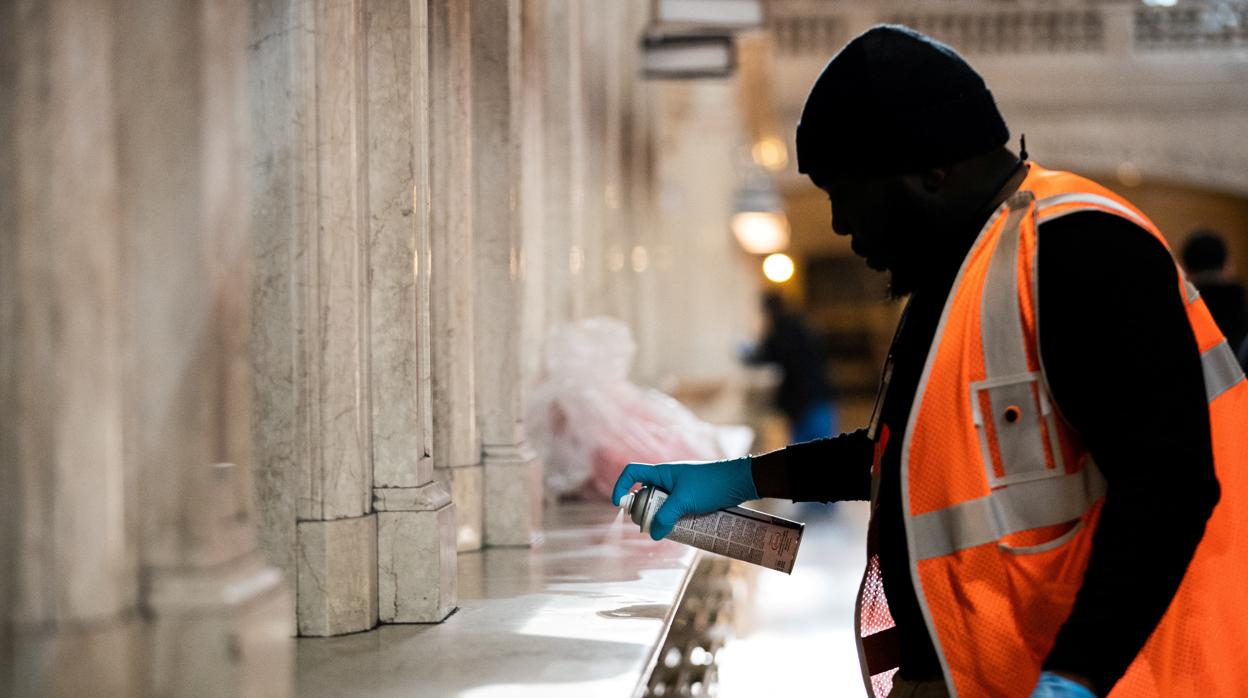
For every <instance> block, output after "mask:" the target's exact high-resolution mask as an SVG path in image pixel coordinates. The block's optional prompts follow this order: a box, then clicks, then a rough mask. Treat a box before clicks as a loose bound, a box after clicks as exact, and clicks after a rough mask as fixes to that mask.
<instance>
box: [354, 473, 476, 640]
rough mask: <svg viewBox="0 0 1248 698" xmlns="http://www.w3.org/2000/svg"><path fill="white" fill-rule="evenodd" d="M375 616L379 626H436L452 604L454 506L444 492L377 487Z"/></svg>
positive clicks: (431, 487) (434, 487)
mask: <svg viewBox="0 0 1248 698" xmlns="http://www.w3.org/2000/svg"><path fill="white" fill-rule="evenodd" d="M373 493H374V494H373V505H374V507H375V508H376V509H377V512H378V513H377V563H378V569H379V572H378V610H379V614H380V619H381V622H383V623H439V622H441V621H443V620H445V619H446V617H447V616H448V615H450V613H451V612H452V611H454V610H455V604H456V600H457V598H456V592H457V589H456V578H457V577H456V568H455V565H456V558H455V505H454V504H452V503H451V494H450V492H448V491H447V489H446V486H445V485H443V484H441V483H437V482H431V483H429V484H427V485H424V486H422V487H384V488H382V487H379V488H377V489H375V490H373Z"/></svg>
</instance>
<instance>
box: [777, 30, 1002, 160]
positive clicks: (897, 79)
mask: <svg viewBox="0 0 1248 698" xmlns="http://www.w3.org/2000/svg"><path fill="white" fill-rule="evenodd" d="M1009 138H1010V132H1009V129H1007V128H1006V126H1005V121H1004V120H1003V119H1002V118H1001V113H1000V112H999V111H997V105H996V102H994V101H993V99H992V93H991V92H989V91H988V88H987V87H986V86H985V85H984V80H983V78H981V77H980V76H979V73H976V72H975V69H974V68H972V67H971V66H970V65H968V64H967V62H966V61H965V60H963V59H962V57H961V56H959V55H958V54H957V52H956V51H954V50H953V49H951V48H949V47H948V46H946V45H944V44H942V43H940V42H938V41H936V40H934V39H932V38H931V37H928V36H925V35H923V34H920V33H918V32H916V31H914V30H913V29H910V28H908V27H902V26H898V25H888V24H884V25H879V26H876V27H872V28H871V29H868V30H867V31H866V32H865V33H863V34H862V35H860V36H858V37H857V38H855V39H854V40H852V41H850V42H849V43H848V44H846V45H845V48H843V49H841V51H840V53H838V54H836V56H834V57H833V58H832V60H831V61H829V62H828V65H827V66H826V67H824V69H823V73H821V74H820V75H819V79H818V80H816V81H815V85H814V87H812V88H811V89H810V96H809V97H807V98H806V106H805V107H804V108H803V109H802V118H801V121H799V122H798V124H797V169H798V171H799V172H801V173H803V174H807V175H812V176H814V177H816V178H827V177H829V176H835V175H838V174H844V173H855V174H868V175H873V174H878V175H890V174H908V173H913V172H918V171H921V170H924V169H927V168H930V167H941V166H946V165H951V164H953V163H955V162H958V161H961V160H964V159H966V158H969V157H973V156H975V155H980V154H983V153H986V152H988V151H990V150H992V149H993V148H996V147H999V146H1002V145H1005V143H1006V142H1007V141H1008V140H1009Z"/></svg>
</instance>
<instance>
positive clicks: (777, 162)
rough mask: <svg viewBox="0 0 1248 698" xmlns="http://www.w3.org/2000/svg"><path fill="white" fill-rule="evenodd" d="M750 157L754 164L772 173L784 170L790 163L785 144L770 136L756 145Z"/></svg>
mask: <svg viewBox="0 0 1248 698" xmlns="http://www.w3.org/2000/svg"><path fill="white" fill-rule="evenodd" d="M750 155H751V156H753V158H754V162H756V163H758V164H760V165H762V166H763V167H766V168H767V169H769V170H771V171H772V172H776V171H778V170H783V169H784V166H785V165H787V164H788V163H789V152H788V150H787V149H786V148H785V147H784V143H783V142H782V141H781V140H780V139H779V138H776V137H775V136H768V137H766V138H764V139H762V140H760V141H759V142H757V143H755V144H754V147H753V148H751V149H750Z"/></svg>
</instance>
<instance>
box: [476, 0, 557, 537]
mask: <svg viewBox="0 0 1248 698" xmlns="http://www.w3.org/2000/svg"><path fill="white" fill-rule="evenodd" d="M472 10H473V31H472V52H473V56H472V61H473V66H474V68H475V69H474V71H473V79H472V109H473V110H472V124H473V150H472V152H473V174H474V181H473V185H474V186H473V215H474V220H473V245H474V250H475V252H474V257H475V263H476V268H475V272H476V284H475V288H476V296H475V301H476V306H475V309H474V311H475V320H476V328H475V329H476V336H475V337H476V342H475V344H476V362H477V371H476V379H477V383H476V386H477V406H478V409H477V414H478V418H479V420H480V425H481V439H482V449H483V462H484V466H485V503H484V504H485V517H484V523H485V543H486V544H487V545H528V544H529V540H530V537H531V534H532V530H533V527H534V524H535V523H536V522H534V521H533V520H532V517H533V509H534V507H533V505H532V502H533V501H534V500H535V499H536V498H539V497H540V494H539V487H537V486H536V482H537V478H536V477H535V475H536V473H537V470H538V466H537V457H536V454H535V453H534V451H533V450H532V449H531V448H530V447H529V446H528V444H527V443H526V442H525V435H524V427H523V384H524V381H523V349H524V346H523V343H522V339H521V330H522V329H523V314H524V305H525V304H524V284H523V279H522V277H521V270H520V261H521V259H522V254H523V249H524V241H525V233H526V232H527V233H529V234H530V235H533V234H536V232H537V231H536V230H529V231H526V230H525V224H526V222H527V223H529V224H530V225H532V224H534V223H535V220H534V216H533V215H532V214H531V213H529V211H528V208H529V207H530V206H534V205H540V203H541V201H540V198H539V197H540V190H537V191H534V190H533V189H532V188H530V187H526V186H525V182H526V174H527V175H528V180H529V181H530V182H532V180H534V179H537V178H539V177H540V171H534V169H533V168H532V167H531V166H530V168H529V171H528V172H525V163H526V155H527V158H528V162H529V163H530V164H532V163H533V162H535V161H538V160H540V156H541V150H540V147H538V146H539V145H540V142H538V141H537V139H538V138H540V130H539V129H538V124H537V123H536V122H535V121H534V119H533V116H534V115H533V114H532V113H531V112H527V113H526V106H528V105H530V104H532V103H533V102H535V101H536V102H538V103H539V104H540V98H541V94H540V92H535V91H534V89H532V88H531V87H530V86H529V84H527V83H526V81H525V77H526V76H525V72H526V70H525V69H526V67H529V69H530V70H529V72H530V76H529V77H530V78H531V77H532V66H531V64H532V63H533V62H535V61H537V60H540V58H541V56H540V55H538V54H537V52H536V51H535V49H536V48H538V47H539V46H540V44H539V43H538V42H537V39H538V38H539V37H540V34H539V33H537V30H538V29H539V26H538V24H537V21H538V20H540V17H529V18H526V17H525V16H524V15H525V14H526V13H535V12H537V11H538V10H540V7H539V6H538V5H536V4H534V3H527V6H526V4H525V3H522V1H521V0H505V1H500V0H473V6H472ZM526 19H527V20H529V21H526ZM526 30H527V31H526ZM526 64H529V65H527V66H526ZM537 77H538V78H540V75H538V76H537ZM536 87H539V88H540V83H537V85H536ZM525 194H528V195H529V196H528V197H526V196H525ZM526 214H528V215H526Z"/></svg>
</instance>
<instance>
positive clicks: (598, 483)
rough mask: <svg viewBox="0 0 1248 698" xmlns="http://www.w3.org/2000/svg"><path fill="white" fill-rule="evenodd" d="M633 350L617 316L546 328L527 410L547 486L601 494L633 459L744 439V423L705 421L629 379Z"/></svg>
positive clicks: (707, 455) (704, 455)
mask: <svg viewBox="0 0 1248 698" xmlns="http://www.w3.org/2000/svg"><path fill="white" fill-rule="evenodd" d="M635 351H636V346H635V345H634V343H633V339H632V336H631V333H630V332H629V329H628V326H627V325H625V324H624V323H623V322H620V321H619V320H616V319H614V318H608V317H595V318H588V319H586V320H582V321H581V322H578V323H575V324H570V325H564V326H562V327H559V328H556V329H555V330H553V331H552V332H551V333H550V336H549V337H548V339H547V347H546V360H545V375H544V378H543V381H542V383H541V385H539V386H538V387H537V389H536V390H535V391H534V393H533V395H532V397H531V399H530V401H529V405H528V415H527V418H526V419H527V426H528V431H529V437H530V439H531V441H532V443H533V445H534V446H535V448H536V449H537V450H538V453H539V454H540V455H541V457H542V459H543V462H544V464H545V473H546V483H545V484H546V488H547V490H548V491H550V492H552V493H554V494H557V495H565V496H577V497H582V498H585V499H599V500H603V499H607V498H609V497H610V496H611V488H612V486H613V485H614V484H615V480H616V478H617V477H618V476H619V474H620V471H621V470H622V469H623V468H624V466H625V465H627V464H628V463H630V462H638V463H661V462H665V461H676V460H717V459H721V458H735V457H737V456H740V455H743V454H744V452H745V450H746V449H747V448H748V447H749V441H750V437H751V436H752V433H750V432H749V429H748V428H747V427H717V426H715V425H712V424H708V423H706V422H703V421H702V420H700V419H698V418H697V417H695V416H694V415H693V413H692V412H690V411H689V410H688V409H687V408H686V407H685V406H684V405H681V404H680V403H679V402H677V401H676V400H674V399H672V398H671V397H669V396H668V395H665V394H663V393H661V392H659V391H657V390H652V389H648V388H641V387H639V386H636V385H633V384H632V383H629V382H628V369H629V366H630V365H631V364H632V360H633V355H634V353H635ZM742 430H744V432H745V433H743V432H742ZM743 437H744V438H743Z"/></svg>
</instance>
